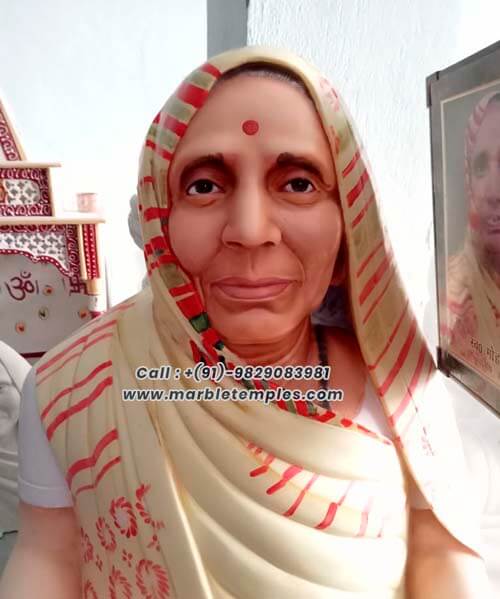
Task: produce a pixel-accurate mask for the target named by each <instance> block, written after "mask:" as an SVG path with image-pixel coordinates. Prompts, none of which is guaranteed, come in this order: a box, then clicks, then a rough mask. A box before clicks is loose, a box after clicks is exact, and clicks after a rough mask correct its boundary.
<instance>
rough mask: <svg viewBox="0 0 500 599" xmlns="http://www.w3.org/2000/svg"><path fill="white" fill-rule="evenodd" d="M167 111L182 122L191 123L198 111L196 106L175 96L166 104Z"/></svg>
mask: <svg viewBox="0 0 500 599" xmlns="http://www.w3.org/2000/svg"><path fill="white" fill-rule="evenodd" d="M165 109H166V111H167V113H168V114H169V115H170V116H173V117H174V118H175V119H177V120H178V121H181V122H182V123H189V121H190V120H191V119H192V118H193V116H194V115H195V113H196V108H195V107H194V106H191V104H186V103H185V102H183V101H182V100H179V98H177V97H175V96H173V97H172V98H170V100H169V101H168V102H167V105H166V106H165Z"/></svg>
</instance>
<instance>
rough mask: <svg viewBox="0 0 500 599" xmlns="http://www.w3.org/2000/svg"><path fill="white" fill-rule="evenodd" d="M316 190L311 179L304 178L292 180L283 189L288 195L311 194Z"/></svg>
mask: <svg viewBox="0 0 500 599" xmlns="http://www.w3.org/2000/svg"><path fill="white" fill-rule="evenodd" d="M315 189H316V188H315V187H314V185H313V184H312V183H311V182H310V181H309V179H304V178H303V177H295V178H294V179H290V181H288V183H287V184H286V185H285V187H284V188H283V190H284V191H287V192H288V193H311V192H312V191H315Z"/></svg>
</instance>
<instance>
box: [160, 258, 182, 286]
mask: <svg viewBox="0 0 500 599" xmlns="http://www.w3.org/2000/svg"><path fill="white" fill-rule="evenodd" d="M160 268H161V269H162V274H163V275H164V281H165V282H166V283H167V287H168V288H169V289H173V288H174V287H179V286H180V285H184V283H186V280H185V279H184V277H183V276H182V273H181V272H180V271H179V270H178V269H177V265H176V264H173V263H170V264H162V265H161V267H160Z"/></svg>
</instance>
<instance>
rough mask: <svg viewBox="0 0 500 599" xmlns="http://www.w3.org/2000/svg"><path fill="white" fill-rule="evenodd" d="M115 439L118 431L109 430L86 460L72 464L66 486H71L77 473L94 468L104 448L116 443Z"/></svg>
mask: <svg viewBox="0 0 500 599" xmlns="http://www.w3.org/2000/svg"><path fill="white" fill-rule="evenodd" d="M117 439H118V431H117V430H116V428H114V429H113V430H110V431H109V432H108V433H106V434H105V435H104V437H102V439H101V440H100V441H99V442H98V443H97V445H96V446H95V448H94V451H93V452H92V454H91V455H90V456H89V457H88V458H81V459H79V460H76V462H73V464H71V466H70V467H69V468H68V472H67V474H66V481H67V483H68V486H71V483H72V481H73V479H74V478H75V476H76V475H77V474H78V473H79V472H81V471H82V470H85V469H86V468H91V467H92V466H95V465H96V463H97V460H98V459H99V457H100V455H101V454H102V452H103V451H104V450H105V449H106V447H107V446H108V445H109V444H110V443H112V442H113V441H116V440H117Z"/></svg>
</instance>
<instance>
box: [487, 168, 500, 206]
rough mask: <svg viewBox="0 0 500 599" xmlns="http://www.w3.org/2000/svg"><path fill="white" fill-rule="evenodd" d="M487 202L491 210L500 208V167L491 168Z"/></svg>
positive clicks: (488, 179)
mask: <svg viewBox="0 0 500 599" xmlns="http://www.w3.org/2000/svg"><path fill="white" fill-rule="evenodd" d="M485 192H486V193H485V196H486V198H485V199H486V202H487V204H488V206H489V207H490V208H498V207H499V206H500V165H495V168H491V169H490V172H489V174H488V178H487V181H486V187H485Z"/></svg>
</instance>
